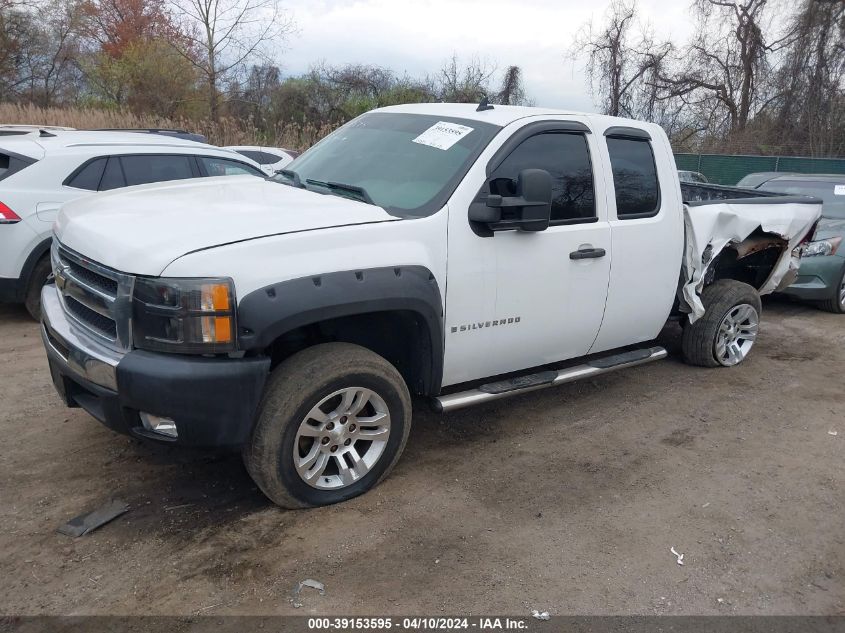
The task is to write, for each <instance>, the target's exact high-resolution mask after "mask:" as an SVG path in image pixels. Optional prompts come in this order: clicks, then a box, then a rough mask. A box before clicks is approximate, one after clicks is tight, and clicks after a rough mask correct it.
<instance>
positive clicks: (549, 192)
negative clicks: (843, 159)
mask: <svg viewBox="0 0 845 633" xmlns="http://www.w3.org/2000/svg"><path fill="white" fill-rule="evenodd" d="M820 208H821V207H820V204H819V203H818V201H815V200H813V199H810V198H791V197H786V196H777V197H761V196H760V195H759V192H752V191H745V190H733V189H728V188H723V187H718V186H703V185H692V184H684V185H683V189H682V185H681V184H680V183H679V181H678V175H677V171H676V168H675V164H674V159H673V156H672V152H671V148H670V146H669V141H668V139H667V138H666V135H665V134H664V132H663V131H662V130H661V129H660V127H658V126H656V125H652V124H647V123H640V122H636V121H629V120H623V119H614V118H610V117H604V116H598V115H591V114H575V113H568V112H557V111H551V110H546V109H539V108H521V107H507V106H496V107H495V108H493V107H491V106H488V105H486V104H482V105H480V106H479V107H478V108H476V107H475V106H471V105H466V104H461V105H457V104H424V105H406V106H396V107H391V108H384V109H381V110H376V111H373V112H370V113H367V114H365V115H362V116H360V117H358V118H357V119H355V120H353V121H351V122H350V123H348V124H347V125H345V126H343V127H342V128H340V129H339V130H337V131H336V132H334V133H333V134H332V135H330V136H328V137H327V138H325V139H324V140H322V141H321V142H320V143H318V144H317V145H315V146H314V147H313V148H311V149H310V150H309V151H307V152H305V153H304V154H303V155H302V156H300V157H299V158H297V159H296V160H295V161H294V162H293V163H291V164H290V165H289V169H288V170H287V171H285V172H284V173H283V175H281V176H279V177H277V178H276V180H275V181H274V180H268V181H260V180H257V179H254V178H237V177H230V178H226V179H213V178H211V179H205V180H203V181H202V182H180V183H170V184H159V185H155V186H141V187H131V188H128V189H126V190H122V191H120V192H117V193H113V194H101V195H99V196H96V197H92V198H86V199H84V200H80V201H78V202H74V203H71V204H69V205H67V206H66V207H65V208H64V209H63V210H62V212H61V213H60V216H59V219H58V221H57V223H56V227H55V240H54V243H53V249H52V260H53V269H54V275H55V284H50V285H47V286H45V288H44V290H43V294H42V302H43V330H42V334H43V339H44V345H45V348H46V350H47V355H48V358H49V362H50V371H51V373H52V377H53V381H54V384H55V385H56V389H57V390H58V392H59V393H60V394H61V396H62V397H63V398H64V400H65V402H66V403H67V404H68V406H80V407H83V408H84V409H85V410H87V411H88V412H89V413H91V414H92V415H93V416H94V417H96V418H97V419H99V420H100V421H101V422H103V423H104V424H106V425H108V426H109V427H111V428H113V429H114V430H116V431H120V432H124V433H129V434H133V435H136V436H139V437H146V438H150V439H155V440H159V441H162V442H172V443H175V444H182V445H189V446H231V447H237V448H239V449H241V450H242V451H243V455H244V461H245V464H246V466H247V469H248V470H249V472H250V474H251V476H252V477H253V479H254V480H255V481H256V483H257V484H258V485H259V487H260V488H261V489H262V490H263V491H264V492H265V494H267V496H268V497H270V498H271V499H272V500H273V501H275V502H276V503H278V504H280V505H282V506H286V507H305V506H313V505H324V504H328V503H335V502H338V501H342V500H344V499H349V498H351V497H353V496H355V495H358V494H361V493H362V492H364V491H366V490H368V489H369V488H371V487H372V486H374V485H375V484H376V483H377V482H378V481H380V480H381V479H382V478H383V477H385V476H386V475H387V473H388V472H389V471H390V469H391V468H392V467H393V465H394V464H395V463H396V461H397V460H398V458H399V455H400V454H401V452H402V449H403V448H404V446H405V442H406V441H407V439H408V434H409V431H410V427H411V394H418V395H421V396H426V397H428V399H429V400H430V401H431V402H432V403H433V406H434V407H435V409H437V410H440V411H449V410H452V409H456V408H459V407H463V406H468V405H470V404H475V403H480V402H487V401H490V400H493V399H497V398H503V397H506V396H509V395H512V394H516V393H523V392H525V391H530V390H534V389H541V388H544V387H549V386H552V385H557V384H561V383H564V382H569V381H572V380H577V379H579V378H583V377H587V376H593V375H596V374H601V373H604V372H608V371H613V370H616V369H620V368H625V367H632V366H636V365H639V364H642V363H645V362H649V361H652V360H656V359H659V358H663V357H664V356H665V355H666V351H665V350H664V349H663V348H661V347H656V346H654V344H653V341H654V339H655V337H656V336H657V335H658V333H659V332H660V331H661V329H662V328H663V326H664V325H665V323H666V321H667V319H670V318H680V319H682V320H683V321H682V322H683V324H684V326H685V327H684V333H683V353H684V357H685V358H686V360H687V361H688V362H690V363H693V364H696V365H702V366H708V367H715V366H731V365H736V364H738V363H740V362H741V361H742V360H743V359H744V358H745V357H746V356H747V354H748V352H749V351H750V349H751V347H752V346H753V344H754V341H755V339H756V337H757V335H758V327H759V318H760V311H761V306H760V295H761V294H765V293H767V292H772V291H774V290H776V289H778V288H781V287H784V286H786V285H788V284H789V283H790V281H791V278H792V276H793V275H794V272H795V270H796V268H797V257H798V256H799V252H800V248H801V245H802V243H803V241H804V240H806V239H807V236H808V235H809V234H810V232H811V229H812V227H813V225H814V223H815V222H816V220H817V218H818V216H819V213H820Z"/></svg>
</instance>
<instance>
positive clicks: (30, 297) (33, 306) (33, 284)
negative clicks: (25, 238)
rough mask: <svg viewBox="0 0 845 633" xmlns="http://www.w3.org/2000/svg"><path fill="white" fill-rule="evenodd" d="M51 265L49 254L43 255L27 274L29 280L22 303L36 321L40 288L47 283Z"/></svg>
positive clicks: (39, 306)
mask: <svg viewBox="0 0 845 633" xmlns="http://www.w3.org/2000/svg"><path fill="white" fill-rule="evenodd" d="M51 271H52V266H51V264H50V256H49V255H45V256H44V257H42V258H41V259H39V260H38V262H37V263H36V264H35V266H34V267H33V269H32V273H31V274H30V275H29V280H28V282H27V285H26V295H25V296H24V305H25V306H26V311H27V312H29V315H30V316H31V317H32V318H33V319H35V320H36V321H40V320H41V288H43V287H44V284H45V283H47V278H48V277H49V276H50V272H51Z"/></svg>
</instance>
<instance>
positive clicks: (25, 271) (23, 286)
mask: <svg viewBox="0 0 845 633" xmlns="http://www.w3.org/2000/svg"><path fill="white" fill-rule="evenodd" d="M52 243H53V238H52V237H48V238H46V239H43V240H41V241H40V242H38V243H37V244H36V245H35V247H34V248H33V249H32V250H31V251H30V252H29V255H27V257H26V260H24V263H23V267H22V268H21V275H20V277H19V279H20V283H19V284H18V292H17V294H18V296H17V300H18V301H23V300H24V298H25V297H26V292H27V289H28V288H29V282H30V278H31V277H32V271H33V270H35V266H36V265H37V264H38V262H39V261H41V259H42V258H43V257H44V256H45V255H47V256H48V257H49V255H50V244H52Z"/></svg>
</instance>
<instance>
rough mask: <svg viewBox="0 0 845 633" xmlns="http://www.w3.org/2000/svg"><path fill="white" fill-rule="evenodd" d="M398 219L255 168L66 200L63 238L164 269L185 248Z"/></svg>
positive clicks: (115, 264)
mask: <svg viewBox="0 0 845 633" xmlns="http://www.w3.org/2000/svg"><path fill="white" fill-rule="evenodd" d="M392 220H397V218H396V217H394V216H392V215H389V214H388V213H387V212H386V211H385V210H384V209H382V208H380V207H376V206H373V205H370V204H364V203H363V202H358V201H356V200H349V199H346V198H340V197H338V196H332V195H323V194H319V193H314V192H312V191H306V190H304V189H296V188H294V187H290V186H287V185H282V184H279V183H275V182H270V181H265V180H261V179H260V178H255V177H254V176H222V177H218V178H203V179H197V180H187V181H178V182H170V183H157V184H151V185H140V186H137V187H130V188H126V189H121V190H117V191H114V192H109V193H102V194H94V195H90V196H86V197H85V198H82V199H80V200H76V201H73V202H71V203H68V204H66V205H64V206H63V207H62V209H61V211H60V213H59V217H58V219H57V220H56V224H55V227H54V230H55V233H56V236H57V237H58V239H59V241H60V242H61V243H62V244H64V245H65V246H67V247H68V248H71V249H73V250H75V251H77V252H78V253H80V254H82V255H84V256H86V257H88V258H90V259H92V260H94V261H97V262H99V263H101V264H104V265H105V266H109V267H111V268H115V269H117V270H119V271H122V272H126V273H132V274H138V275H153V276H155V275H160V274H161V272H162V271H163V270H164V269H165V268H166V267H167V265H168V264H169V263H170V262H172V261H173V260H174V259H177V258H178V257H181V256H182V255H185V254H187V253H190V252H193V251H196V250H202V249H206V248H211V247H214V246H219V245H221V244H230V243H232V242H242V241H244V240H251V239H256V238H260V237H266V236H269V235H279V234H283V233H295V232H300V231H312V230H316V229H325V228H329V227H338V226H349V225H353V224H366V223H370V222H389V221H392Z"/></svg>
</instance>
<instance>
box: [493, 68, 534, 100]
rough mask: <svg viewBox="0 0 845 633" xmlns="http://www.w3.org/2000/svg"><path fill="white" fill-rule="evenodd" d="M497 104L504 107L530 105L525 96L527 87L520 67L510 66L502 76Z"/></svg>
mask: <svg viewBox="0 0 845 633" xmlns="http://www.w3.org/2000/svg"><path fill="white" fill-rule="evenodd" d="M496 103H501V104H502V105H528V103H529V100H528V99H527V98H526V96H525V85H524V84H523V82H522V69H521V68H520V67H519V66H508V67H507V69H506V70H505V74H504V75H503V76H502V85H501V87H500V88H499V93H498V94H497V95H496Z"/></svg>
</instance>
